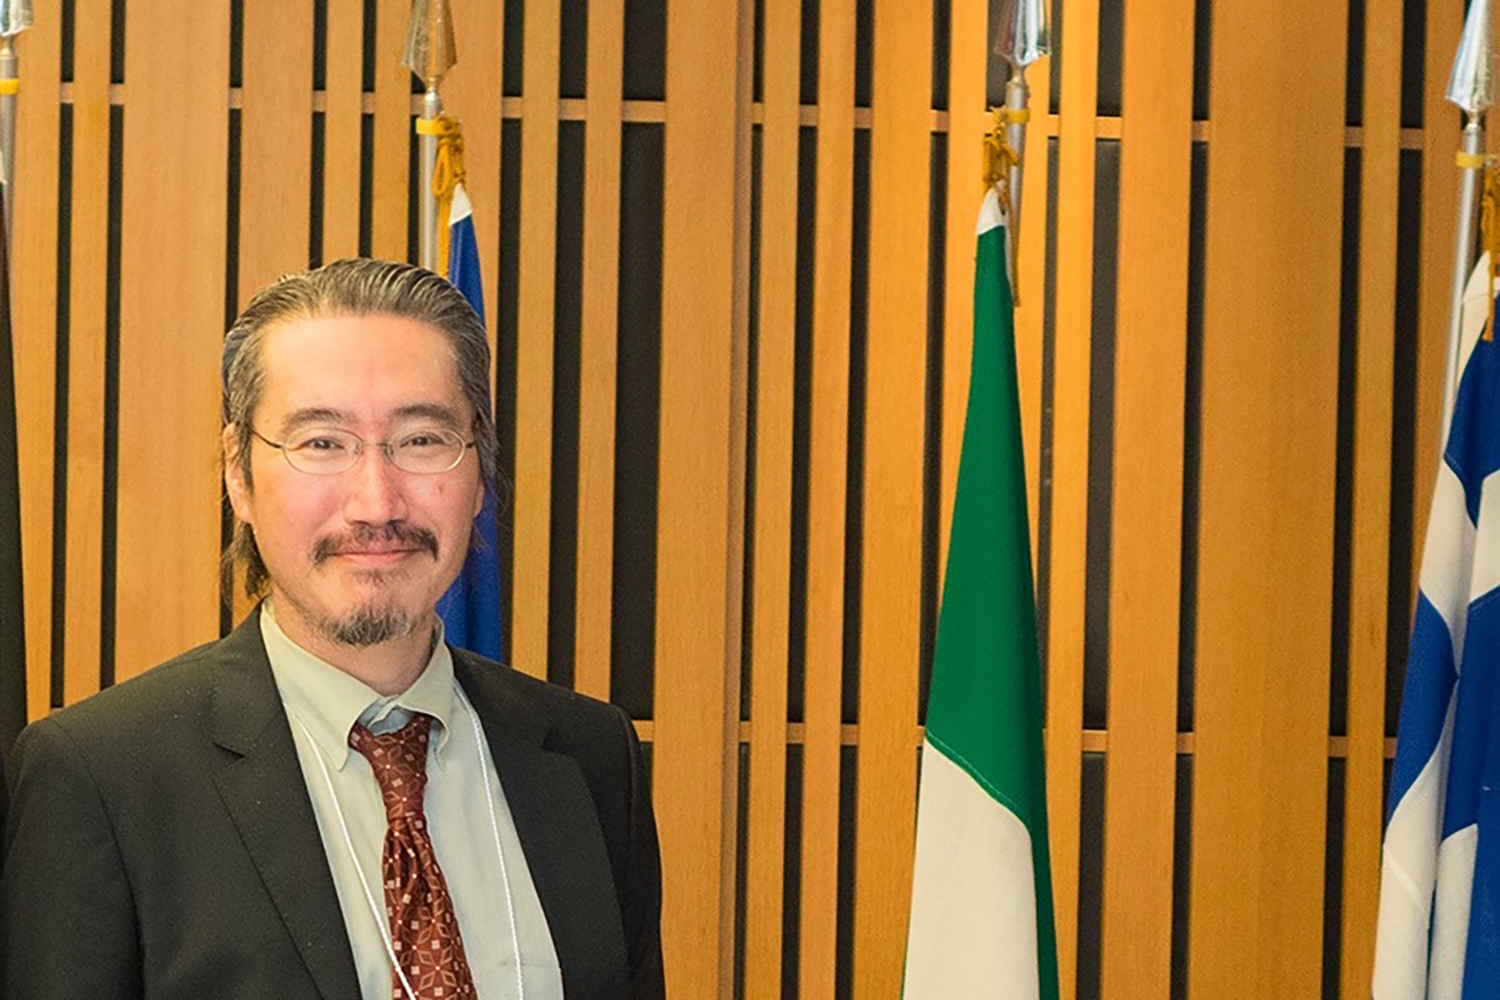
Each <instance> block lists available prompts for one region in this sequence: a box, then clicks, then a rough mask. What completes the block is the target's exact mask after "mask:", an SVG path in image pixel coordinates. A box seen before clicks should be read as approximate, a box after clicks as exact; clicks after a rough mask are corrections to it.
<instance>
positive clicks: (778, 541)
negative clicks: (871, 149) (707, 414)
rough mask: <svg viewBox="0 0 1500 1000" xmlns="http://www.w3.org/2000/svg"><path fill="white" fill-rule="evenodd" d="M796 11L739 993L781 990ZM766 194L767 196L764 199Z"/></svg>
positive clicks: (761, 440)
mask: <svg viewBox="0 0 1500 1000" xmlns="http://www.w3.org/2000/svg"><path fill="white" fill-rule="evenodd" d="M801 22H802V4H801V2H800V0H769V2H768V3H767V4H766V8H765V42H764V52H765V55H764V67H765V69H764V74H765V76H764V84H763V89H762V107H763V108H764V114H763V117H762V122H763V124H762V126H761V133H760V136H761V145H760V148H761V173H760V190H761V200H760V206H761V212H760V312H759V316H760V324H759V330H758V332H757V346H756V355H757V365H756V393H757V399H756V404H755V430H754V435H753V439H752V447H754V449H755V531H754V538H755V552H754V556H753V563H752V569H751V579H752V581H753V588H754V589H753V592H752V593H753V596H752V599H751V605H750V606H751V608H752V609H753V616H754V617H753V620H752V622H751V623H750V625H749V627H750V628H751V641H750V649H751V654H752V659H751V664H752V666H751V674H750V678H751V680H750V691H751V700H750V806H749V809H750V816H749V844H748V848H747V850H746V857H747V859H748V860H747V871H746V874H745V881H744V884H745V887H746V900H745V992H746V995H747V996H773V995H775V994H776V993H778V992H779V991H780V989H781V914H782V902H783V894H782V864H783V857H784V855H785V826H786V822H785V816H786V723H787V689H786V685H787V646H788V636H787V628H788V613H789V612H790V610H791V605H790V603H789V601H790V596H791V595H790V588H791V567H792V539H791V532H792V406H793V397H794V394H795V378H794V369H795V364H796V360H795V355H796V346H797V330H796V321H797V197H796V191H797V150H798V136H799V130H800V126H799V123H798V122H799V112H800V92H799V86H798V83H799V74H800V63H801V36H802V32H801V27H802V24H801ZM768 195H769V197H768Z"/></svg>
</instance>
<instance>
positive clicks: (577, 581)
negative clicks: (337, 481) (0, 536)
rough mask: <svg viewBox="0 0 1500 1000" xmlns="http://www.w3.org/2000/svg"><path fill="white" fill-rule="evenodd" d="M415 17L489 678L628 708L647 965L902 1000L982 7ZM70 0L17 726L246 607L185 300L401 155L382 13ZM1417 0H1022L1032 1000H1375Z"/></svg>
mask: <svg viewBox="0 0 1500 1000" xmlns="http://www.w3.org/2000/svg"><path fill="white" fill-rule="evenodd" d="M452 7H453V12H454V19H455V22H456V24H457V34H458V44H459V54H460V62H459V65H458V67H457V68H456V69H455V70H454V71H453V73H452V74H451V76H450V78H449V80H448V81H447V83H446V84H445V87H444V97H445V102H446V105H447V107H448V109H449V110H450V111H451V112H453V113H455V114H457V115H459V116H460V117H461V118H462V119H463V120H464V122H465V127H466V133H467V140H468V144H467V149H466V159H467V165H468V171H469V175H468V183H469V191H470V194H471V198H472V200H473V201H474V203H475V210H476V226H477V228H478V231H479V235H480V241H481V246H482V256H483V268H484V270H483V275H484V287H485V296H486V304H487V306H488V320H489V325H490V328H491V331H492V334H493V336H494V345H495V348H496V351H495V354H496V359H497V362H496V371H495V390H496V398H497V400H498V405H499V407H500V413H499V417H500V421H499V422H500V426H501V428H502V431H503V432H504V433H505V435H506V442H505V445H504V447H505V448H506V449H507V451H506V453H507V454H508V455H509V456H511V460H510V466H509V467H508V468H507V469H505V470H504V471H505V473H506V475H507V476H508V477H509V478H510V479H511V480H512V481H513V482H514V484H515V485H514V490H513V492H512V493H511V494H510V495H509V496H508V497H507V500H508V503H507V504H506V505H505V510H504V513H503V523H502V537H503V538H504V539H506V541H505V543H504V544H505V545H506V553H507V557H508V559H509V564H510V572H509V579H510V581H511V583H510V588H509V594H510V597H509V601H508V603H507V607H506V609H505V611H504V614H505V621H504V625H505V632H506V635H507V638H508V642H509V649H510V653H511V659H512V660H513V662H514V663H515V665H516V666H517V667H518V668H519V669H523V670H526V671H528V672H530V673H533V674H536V675H539V676H549V677H552V678H554V679H557V680H561V681H563V682H565V683H570V684H572V685H574V686H576V687H577V688H578V689H579V690H582V691H585V692H588V693H590V694H594V695H598V696H613V697H615V698H616V699H617V700H619V701H620V702H621V703H622V704H625V705H627V707H629V708H630V710H631V711H632V713H633V714H634V715H635V716H636V717H637V720H638V723H637V724H638V726H639V728H640V731H641V733H642V736H643V738H644V739H645V740H646V741H647V743H648V745H649V747H650V753H651V759H652V767H653V775H654V787H655V797H656V804H657V813H658V819H659V823H660V825H661V830H662V842H663V849H664V854H665V859H666V861H665V863H666V915H665V930H666V935H667V952H668V953H667V959H668V974H669V977H670V981H671V983H672V988H673V995H674V996H680V997H694V998H696V997H738V996H745V997H771V996H786V997H806V998H815V1000H835V998H844V997H858V998H861V1000H863V998H878V997H895V996H897V995H898V993H899V985H900V980H901V968H902V948H903V946H904V940H905V921H906V905H907V899H908V895H909V880H910V865H911V857H912V837H913V821H914V815H915V801H916V795H917V788H916V774H917V752H918V747H919V745H920V738H921V722H922V712H923V710H924V706H925V691H924V686H925V681H926V677H927V670H928V667H929V665H930V656H931V640H932V628H933V622H934V621H935V610H936V607H937V600H938V594H939V591H940V586H941V568H942V565H943V562H944V560H945V557H946V533H947V525H948V523H949V522H948V515H949V508H950V505H951V501H952V495H953V490H954V482H955V473H956V462H957V455H958V445H959V441H960V435H961V431H962V415H963V412H964V401H965V399H966V394H967V391H968V357H969V350H970V345H971V334H970V329H969V319H970V301H971V300H970V288H969V283H970V281H971V279H972V271H973V262H972V239H973V225H974V222H973V220H974V215H975V212H976V210H977V206H978V204H979V200H980V194H981V192H980V189H979V183H978V179H977V174H978V163H979V138H980V136H981V135H982V133H983V131H984V128H985V125H986V117H985V108H986V103H987V101H995V100H997V99H998V98H999V97H1000V95H1001V93H1002V88H1003V77H1002V75H1001V68H1000V66H999V64H998V60H996V59H995V58H994V57H993V56H992V55H990V53H989V45H988V44H987V38H986V34H987V29H989V28H990V27H991V26H990V25H989V24H988V23H987V21H988V18H989V7H990V4H988V3H986V2H985V0H907V2H902V3H885V2H876V0H711V2H710V0H696V2H693V3H688V2H672V3H668V2H666V0H655V2H650V0H632V2H629V3H627V2H626V0H600V2H594V3H588V4H584V3H581V2H578V0H453V2H452ZM61 8H62V9H61V10H59V9H58V7H57V6H54V7H52V8H49V9H47V10H39V11H38V15H37V16H38V24H37V26H36V27H35V28H33V29H32V30H30V31H29V32H27V33H26V34H25V35H24V36H23V37H22V38H21V40H20V43H19V50H20V52H21V57H22V68H23V76H24V79H25V83H24V86H23V88H22V90H21V98H20V101H21V110H20V125H19V138H18V143H19V153H18V170H17V174H18V195H17V200H16V204H17V218H16V239H17V244H16V255H15V268H16V275H17V285H16V289H15V300H14V301H15V310H16V317H17V322H18V324H19V331H18V332H19V335H18V336H17V338H16V352H17V357H16V367H17V372H18V373H19V374H18V379H19V381H18V386H17V390H18V393H17V394H18V406H19V410H20V418H21V421H20V426H21V440H20V442H19V445H20V458H21V463H22V464H21V468H22V477H23V482H22V488H23V492H22V502H23V523H24V526H25V538H24V546H23V555H24V560H25V570H26V578H25V590H24V597H25V603H26V622H27V629H28V635H27V646H28V663H27V676H28V693H29V705H30V711H31V714H32V716H33V717H40V716H42V715H44V714H46V712H47V711H49V710H50V709H52V708H56V707H59V706H62V705H65V704H69V703H72V702H75V701H77V700H79V699H80V698H83V697H86V696H87V695H88V694H90V693H92V692H94V691H97V690H98V689H99V688H100V687H101V686H102V685H108V684H111V683H115V682H118V681H123V680H125V679H127V678H129V677H131V676H133V675H135V674H137V673H139V672H140V671H142V670H144V669H147V668H149V667H150V666H151V665H152V664H153V663H156V662H159V661H160V660H162V659H164V658H165V657H167V656H169V655H171V654H173V653H175V652H177V651H178V650H181V649H183V648H185V647H187V646H189V645H192V644H196V643H198V642H202V641H206V640H210V639H212V638H214V637H215V636H217V635H219V634H220V633H221V631H222V630H223V629H224V628H226V627H227V626H228V625H229V624H230V623H231V622H232V620H233V619H234V618H235V617H236V616H237V615H238V614H241V613H243V611H244V607H243V605H242V604H241V605H238V606H231V607H230V608H229V609H225V608H223V607H222V605H221V599H220V595H219V593H218V590H217V584H216V572H215V571H216V562H217V553H218V549H219V545H220V542H221V538H222V532H223V523H222V514H221V507H220V502H219V492H220V485H219V481H218V472H217V467H216V456H215V443H216V441H217V422H218V357H219V344H220V338H221V336H222V331H223V330H224V329H225V327H226V324H227V322H228V321H229V320H230V319H231V318H232V316H233V313H234V312H235V311H236V310H237V309H238V308H239V307H240V306H242V305H243V303H244V302H245V301H246V299H247V298H248V297H249V295H251V294H252V293H253V292H254V290H255V289H257V288H258V287H260V286H261V285H262V284H264V283H265V282H266V281H268V280H270V279H271V278H273V277H274V276H275V275H277V274H278V273H281V272H284V271H287V270H292V269H297V268H301V267H305V266H307V265H308V264H310V263H317V262H320V261H323V260H331V259H334V258H336V257H339V256H344V255H348V254H354V253H372V254H375V255H383V256H394V257H400V258H405V257H406V256H407V255H408V254H409V253H410V252H411V237H410V228H409V227H410V225H411V222H412V215H411V212H412V207H413V206H414V204H415V201H414V195H415V185H416V184H418V183H420V181H421V179H420V178H416V177H414V176H413V171H412V169H411V163H412V162H413V161H412V159H411V150H412V145H411V118H412V115H413V111H414V104H413V93H412V87H411V80H410V76H409V74H408V73H407V72H406V71H405V70H404V69H402V68H401V66H400V65H399V60H400V56H401V48H402V41H403V38H404V30H405V19H406V9H405V4H402V3H399V2H394V0H393V2H389V3H387V2H386V0H380V2H378V3H376V2H373V0H366V2H363V3H361V2H359V0H266V2H264V3H262V2H260V0H257V2H255V3H246V2H244V0H215V2H203V0H132V2H131V3H130V4H129V7H128V12H127V10H126V7H125V5H123V4H120V3H110V2H107V0H66V2H64V3H63V4H62V5H61ZM1414 12H1415V13H1414ZM1419 14H1420V16H1418V15H1419ZM1461 14H1462V5H1461V4H1459V3H1456V2H1455V3H1447V4H1442V3H1435V2H1429V3H1428V4H1426V5H1425V8H1424V7H1423V6H1422V5H1416V6H1415V7H1414V6H1413V5H1410V4H1402V3H1399V2H1396V0H1366V2H1365V3H1363V4H1362V5H1359V6H1358V7H1357V8H1356V10H1355V15H1354V17H1353V18H1352V19H1351V16H1350V13H1349V8H1348V7H1347V6H1346V5H1344V4H1331V5H1326V4H1325V5H1320V4H1305V3H1299V2H1295V0H1255V2H1251V0H1212V2H1211V3H1210V2H1208V0H1154V2H1151V3H1145V2H1139V0H1129V2H1127V3H1126V4H1125V5H1124V8H1123V14H1122V13H1121V9H1120V8H1119V7H1117V6H1116V5H1114V4H1112V3H1110V2H1109V0H1053V8H1052V17H1053V21H1054V25H1055V26H1056V27H1057V28H1058V31H1057V32H1056V37H1055V39H1054V42H1055V52H1056V53H1057V56H1056V57H1055V58H1054V59H1051V60H1043V61H1042V62H1040V63H1038V64H1036V65H1034V66H1033V67H1031V70H1030V73H1029V80H1030V82H1031V85H1032V90H1033V110H1034V115H1033V118H1032V124H1031V129H1030V135H1029V144H1028V147H1027V150H1026V158H1025V163H1026V185H1025V189H1024V201H1023V204H1022V208H1023V213H1022V220H1023V221H1022V229H1021V233H1020V238H1019V244H1018V246H1019V257H1020V262H1021V264H1020V266H1021V273H1020V276H1019V280H1018V286H1017V287H1018V291H1019V298H1020V303H1019V306H1018V312H1017V351H1018V357H1019V362H1020V363H1019V370H1020V375H1021V399H1022V405H1023V411H1024V412H1023V421H1024V433H1025V437H1026V442H1027V470H1028V475H1027V482H1028V485H1029V487H1030V490H1031V497H1030V503H1031V510H1032V512H1033V541H1034V546H1035V551H1036V556H1037V566H1038V585H1039V593H1038V596H1039V615H1040V622H1039V624H1040V626H1041V628H1042V635H1043V637H1044V642H1045V645H1044V654H1045V655H1044V662H1045V665H1046V671H1047V695H1048V703H1047V704H1048V707H1047V716H1046V722H1047V726H1048V733H1047V751H1048V766H1049V782H1050V791H1049V806H1050V810H1051V828H1052V838H1053V842H1052V852H1053V854H1052V856H1053V864H1054V882H1055V887H1056V889H1055V892H1056V900H1057V916H1058V941H1059V957H1060V961H1061V966H1062V968H1061V981H1062V984H1063V987H1064V995H1065V996H1068V997H1072V996H1079V997H1095V996H1107V997H1124V998H1132V1000H1134V998H1168V997H1173V998H1175V997H1193V998H1197V1000H1206V998H1214V1000H1218V998H1223V997H1239V996H1244V997H1251V996H1312V995H1318V994H1321V995H1323V996H1326V997H1345V998H1355V997H1361V996H1365V995H1367V994H1368V991H1369V970H1370V963H1371V950H1372V937H1373V921H1374V907H1375V900H1376V878H1377V870H1378V847H1379V831H1380V822H1381V815H1382V812H1383V809H1382V794H1383V789H1384V786H1385V780H1386V779H1385V768H1386V764H1387V761H1388V760H1389V758H1390V756H1391V750H1392V748H1391V737H1392V736H1393V734H1394V728H1393V727H1394V705H1393V698H1394V694H1395V693H1396V692H1399V690H1400V683H1401V678H1402V658H1403V654H1404V643H1405V637H1406V632H1407V627H1408V625H1407V616H1408V615H1409V607H1410V599H1411V593H1412V588H1413V587H1414V581H1415V578H1416V573H1415V568H1416V563H1417V559H1418V558H1419V554H1420V550H1421V529H1422V526H1423V524H1424V522H1425V513H1424V512H1425V510H1426V505H1427V492H1428V490H1429V488H1430V485H1429V484H1430V481H1431V479H1432V471H1433V468H1434V452H1435V447H1436V446H1435V440H1436V422H1437V409H1438V406H1439V405H1440V399H1439V397H1440V390H1439V388H1438V385H1439V378H1440V375H1439V373H1440V371H1441V368H1442V359H1443V348H1444V345H1443V336H1444V332H1443V331H1444V328H1445V324H1446V315H1445V309H1446V295H1447V288H1448V283H1449V280H1450V278H1449V270H1448V269H1449V268H1450V267H1451V262H1450V261H1449V259H1448V258H1449V255H1450V254H1451V246H1450V244H1449V236H1448V234H1449V232H1450V231H1451V225H1452V213H1453V208H1454V200H1455V199H1454V188H1455V184H1456V180H1457V178H1456V174H1455V171H1454V170H1453V168H1452V158H1451V157H1452V151H1453V149H1454V147H1455V144H1456V141H1457V116H1456V115H1455V114H1454V113H1452V112H1451V109H1449V108H1448V107H1447V106H1446V105H1445V104H1444V103H1443V101H1442V99H1441V90H1442V84H1443V81H1444V79H1445V78H1446V75H1447V71H1448V64H1449V60H1450V58H1451V53H1452V51H1453V49H1454V46H1455V44H1456V40H1457V35H1458V31H1459V26H1460V18H1461ZM117 19H119V20H117ZM1397 69H1400V72H1396V70H1397Z"/></svg>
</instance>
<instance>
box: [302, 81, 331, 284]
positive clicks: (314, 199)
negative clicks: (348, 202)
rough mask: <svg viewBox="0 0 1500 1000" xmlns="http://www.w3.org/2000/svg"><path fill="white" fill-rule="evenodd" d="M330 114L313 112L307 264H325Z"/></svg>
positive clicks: (320, 265)
mask: <svg viewBox="0 0 1500 1000" xmlns="http://www.w3.org/2000/svg"><path fill="white" fill-rule="evenodd" d="M327 148H328V115H327V113H326V112H322V111H314V112H313V114H312V150H311V154H310V155H311V161H312V170H311V171H310V172H309V181H310V186H309V189H308V192H307V203H308V210H309V213H310V215H309V217H308V223H309V225H308V227H307V266H308V267H322V266H323V212H324V210H325V209H326V207H327V203H326V200H325V199H324V197H323V176H324V173H325V171H326V170H327V169H328V161H327V157H326V151H327Z"/></svg>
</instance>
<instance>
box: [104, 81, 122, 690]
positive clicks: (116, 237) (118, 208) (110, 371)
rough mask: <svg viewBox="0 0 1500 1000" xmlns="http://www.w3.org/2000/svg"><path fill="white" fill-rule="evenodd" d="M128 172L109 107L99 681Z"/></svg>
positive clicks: (110, 536) (110, 589)
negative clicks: (121, 235) (124, 194)
mask: <svg viewBox="0 0 1500 1000" xmlns="http://www.w3.org/2000/svg"><path fill="white" fill-rule="evenodd" d="M124 175H125V109H124V108H123V107H121V106H118V105H111V106H110V109H109V223H108V232H107V233H106V235H105V243H106V245H107V248H108V249H107V258H106V262H105V293H104V470H103V473H102V475H101V476H100V480H101V492H102V493H103V501H104V516H103V524H102V525H101V526H100V529H101V530H100V545H99V592H100V593H99V687H100V688H101V689H103V688H107V687H109V686H110V685H112V684H114V682H115V560H116V558H117V555H118V553H117V551H116V547H115V544H116V542H115V539H116V535H117V528H118V525H119V510H118V507H117V504H118V502H119V496H120V233H121V223H120V219H121V212H122V209H123V206H124V198H123V197H122V192H123V190H124Z"/></svg>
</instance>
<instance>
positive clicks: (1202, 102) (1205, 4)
mask: <svg viewBox="0 0 1500 1000" xmlns="http://www.w3.org/2000/svg"><path fill="white" fill-rule="evenodd" d="M1213 6H1214V5H1213V0H1195V2H1194V4H1193V118H1194V119H1195V120H1197V121H1206V120H1207V119H1208V91H1209V78H1210V75H1211V74H1210V59H1211V58H1212V55H1213V33H1214V31H1213ZM1174 1000H1175V998H1174Z"/></svg>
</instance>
